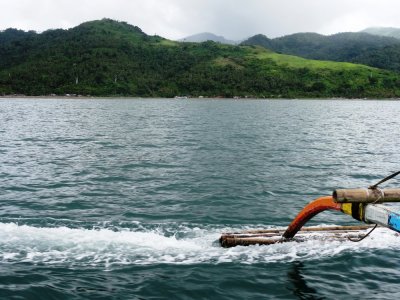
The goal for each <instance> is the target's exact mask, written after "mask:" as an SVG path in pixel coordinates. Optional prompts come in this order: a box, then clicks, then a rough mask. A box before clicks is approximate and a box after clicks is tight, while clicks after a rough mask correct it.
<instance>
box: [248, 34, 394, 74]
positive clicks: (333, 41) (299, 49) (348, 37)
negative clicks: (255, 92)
mask: <svg viewBox="0 0 400 300" xmlns="http://www.w3.org/2000/svg"><path fill="white" fill-rule="evenodd" d="M242 45H258V46H262V47H265V48H268V49H271V50H273V51H277V52H280V53H285V54H291V55H297V56H301V57H304V58H309V59H319V60H332V61H339V62H351V63H359V64H365V65H369V66H372V67H377V68H382V69H387V70H392V71H397V72H400V56H399V55H393V53H399V52H400V40H399V39H395V38H393V37H388V36H378V35H372V34H369V33H366V32H347V33H338V34H334V35H330V36H325V35H320V34H316V33H296V34H292V35H287V36H284V37H280V38H275V39H269V38H267V37H266V36H264V35H256V36H253V37H251V38H249V39H248V40H246V41H244V42H242Z"/></svg>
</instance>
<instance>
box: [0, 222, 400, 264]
mask: <svg viewBox="0 0 400 300" xmlns="http://www.w3.org/2000/svg"><path fill="white" fill-rule="evenodd" d="M179 228H180V230H181V232H177V234H176V235H173V236H171V235H165V234H164V233H163V232H162V231H160V230H143V231H130V230H127V229H121V230H118V231H115V230H110V229H98V230H88V229H71V228H68V227H56V228H43V227H42V228H39V227H33V226H27V225H17V224H16V223H0V262H2V263H18V262H30V263H44V264H68V265H69V266H75V265H85V266H105V267H106V268H107V267H110V266H112V265H123V264H162V263H168V264H199V263H210V264H217V263H224V262H240V263H247V264H251V263H264V262H274V261H293V260H300V259H301V260H313V259H321V258H324V257H331V256H335V255H340V254H341V253H344V252H346V251H357V252H360V251H369V250H370V249H374V250H376V249H394V250H399V249H400V236H398V234H396V233H394V232H392V231H390V230H387V229H383V228H378V229H376V230H375V231H374V233H373V234H372V235H371V237H368V238H367V239H365V240H364V241H362V242H361V243H353V242H350V241H345V242H343V241H320V240H310V241H306V242H303V243H296V242H289V243H283V244H275V245H270V246H250V247H235V248H230V249H225V248H221V247H220V246H219V244H218V243H216V240H217V239H218V238H219V236H220V233H221V231H225V230H241V229H237V228H236V229H232V228H230V229H228V228H225V229H221V228H214V229H210V228H206V229H201V228H198V227H194V228H190V227H179ZM182 228H184V229H182ZM242 229H243V228H242Z"/></svg>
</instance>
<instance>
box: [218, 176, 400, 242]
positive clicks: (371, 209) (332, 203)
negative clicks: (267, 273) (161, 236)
mask: <svg viewBox="0 0 400 300" xmlns="http://www.w3.org/2000/svg"><path fill="white" fill-rule="evenodd" d="M398 174H400V172H397V173H395V174H393V175H391V176H389V177H387V178H385V179H383V180H381V181H380V182H378V183H377V184H376V185H373V186H370V187H369V188H366V189H342V190H335V191H334V192H333V194H332V196H325V197H320V198H318V199H316V200H314V201H312V202H311V203H309V204H308V205H306V206H305V207H304V208H303V209H302V210H301V211H300V213H299V214H298V215H297V216H296V218H294V220H293V221H292V222H291V223H290V225H289V226H288V227H287V229H286V230H278V229H268V230H253V231H245V232H240V233H225V234H223V235H222V236H221V238H220V243H221V245H222V246H223V247H233V246H238V245H243V246H247V245H254V244H260V245H262V244H264V245H270V244H275V243H282V242H288V241H293V240H294V241H304V240H306V239H307V238H308V237H310V236H311V235H310V234H312V233H321V232H323V233H324V237H325V238H328V239H331V238H333V239H351V240H352V239H354V238H356V239H360V240H361V239H362V238H363V237H365V236H366V235H368V234H369V233H368V232H367V231H368V230H370V229H371V228H372V227H371V225H369V226H365V225H364V226H335V227H313V228H310V227H308V228H303V226H304V225H305V224H306V223H307V222H308V221H309V220H310V219H312V218H313V217H314V216H316V215H317V214H319V213H321V212H323V211H326V210H336V211H340V212H342V213H345V214H347V215H350V216H352V217H353V218H354V219H356V220H358V221H361V222H364V223H366V224H375V226H376V225H380V226H382V227H386V228H389V229H392V230H394V231H397V232H400V211H399V209H396V207H391V206H388V205H385V204H384V203H389V202H400V189H380V188H378V185H379V184H380V183H382V182H384V181H387V180H388V179H391V178H393V177H394V176H396V175H398ZM320 237H321V236H320V235H319V238H320Z"/></svg>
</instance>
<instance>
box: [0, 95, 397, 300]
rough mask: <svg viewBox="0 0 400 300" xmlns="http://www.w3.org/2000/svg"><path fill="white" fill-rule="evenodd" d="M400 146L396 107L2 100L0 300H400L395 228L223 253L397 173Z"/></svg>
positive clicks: (343, 220) (331, 219)
mask: <svg viewBox="0 0 400 300" xmlns="http://www.w3.org/2000/svg"><path fill="white" fill-rule="evenodd" d="M399 146H400V102H398V101H361V100H360V101H356V100H349V101H343V100H236V101H235V100H211V99H202V100H191V99H189V100H165V99H164V100H163V99H37V98H36V99H4V98H3V99H0V299H338V298H340V299H396V298H399V297H400V291H399V282H400V255H399V253H400V252H399V251H400V237H399V236H397V234H396V233H394V232H392V231H389V230H386V229H377V230H375V231H374V232H373V233H372V234H371V236H370V237H368V238H366V239H365V240H363V241H362V242H360V243H353V242H351V241H345V242H339V241H327V240H325V241H315V240H313V241H307V242H304V243H296V242H289V243H284V244H277V245H271V246H251V247H236V248H230V249H224V248H221V247H220V246H219V244H218V238H219V236H220V234H221V233H222V232H227V231H240V230H244V229H255V228H275V227H280V228H284V227H285V226H287V225H288V224H289V223H290V221H291V220H292V219H293V218H294V217H295V215H296V214H297V212H298V211H299V210H301V208H302V207H303V206H304V205H305V204H307V203H308V202H310V201H311V200H313V199H314V198H316V197H319V196H322V195H329V194H331V193H332V191H333V190H334V189H336V188H356V187H367V186H369V185H371V184H373V183H375V182H377V181H379V180H380V179H382V178H383V177H385V176H387V175H389V174H391V173H392V172H395V171H397V170H400V147H399ZM399 185H400V184H399V180H398V179H394V180H392V181H391V182H389V183H388V184H385V187H394V186H397V187H398V186H399ZM310 224H311V225H334V224H335V225H342V224H357V223H354V221H352V219H351V218H350V217H349V216H346V215H343V214H340V213H338V212H324V213H323V214H321V215H319V216H317V217H316V218H315V219H313V221H312V222H311V223H310Z"/></svg>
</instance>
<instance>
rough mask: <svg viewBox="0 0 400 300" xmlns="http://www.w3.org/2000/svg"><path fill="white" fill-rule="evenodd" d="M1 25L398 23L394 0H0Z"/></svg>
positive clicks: (264, 29)
mask: <svg viewBox="0 0 400 300" xmlns="http://www.w3.org/2000/svg"><path fill="white" fill-rule="evenodd" d="M0 1H2V2H3V3H2V5H1V11H0V29H6V28H9V27H14V28H20V29H24V30H29V29H33V30H37V31H43V30H46V29H50V28H69V27H73V26H76V25H78V24H80V23H82V22H84V21H89V20H94V19H101V18H104V17H107V18H112V19H116V20H121V21H126V22H128V23H130V24H133V25H137V26H139V27H141V28H142V29H143V30H144V31H145V32H146V33H148V34H158V35H161V36H164V37H167V38H170V39H178V38H182V37H185V36H187V35H191V34H194V33H199V32H204V31H209V32H213V33H216V34H219V35H224V36H225V37H227V38H229V39H241V38H246V37H248V36H251V35H254V34H257V33H263V34H265V35H267V36H269V37H276V36H282V35H285V34H290V33H294V32H310V31H312V32H319V33H323V34H331V33H335V32H343V31H358V30H361V29H363V28H365V27H369V26H392V27H400V18H398V11H400V2H399V1H398V0H381V1H376V0H352V1H349V0H335V1H327V0H12V1H8V0H0Z"/></svg>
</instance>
